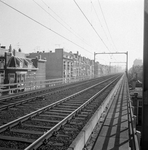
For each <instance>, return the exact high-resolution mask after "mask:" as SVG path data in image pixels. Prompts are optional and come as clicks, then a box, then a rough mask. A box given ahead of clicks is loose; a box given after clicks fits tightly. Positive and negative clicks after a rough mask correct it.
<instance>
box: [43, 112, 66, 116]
mask: <svg viewBox="0 0 148 150" xmlns="http://www.w3.org/2000/svg"><path fill="white" fill-rule="evenodd" d="M44 113H45V114H48V115H51V116H52V115H60V116H67V115H68V114H67V113H63V112H62V113H61V112H59V113H58V112H50V111H46V112H44Z"/></svg>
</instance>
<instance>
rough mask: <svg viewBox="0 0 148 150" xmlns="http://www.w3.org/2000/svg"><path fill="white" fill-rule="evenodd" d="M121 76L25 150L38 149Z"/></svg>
mask: <svg viewBox="0 0 148 150" xmlns="http://www.w3.org/2000/svg"><path fill="white" fill-rule="evenodd" d="M118 78H119V77H117V78H116V79H114V80H113V81H112V82H111V83H109V84H108V85H106V86H105V87H104V88H103V89H101V90H100V91H99V92H97V93H96V94H95V95H93V96H92V97H91V98H90V99H88V100H87V101H86V102H85V103H84V104H82V105H81V106H79V107H78V108H77V109H76V110H74V111H73V112H72V113H71V114H69V115H68V116H67V117H66V118H64V119H63V120H61V121H60V122H59V123H58V124H56V125H55V126H54V127H52V128H51V129H50V130H49V131H47V132H46V133H45V134H43V135H42V136H41V137H40V138H38V139H37V140H36V141H34V142H33V143H32V144H31V145H29V146H28V147H27V148H25V150H35V149H37V148H38V147H39V146H40V145H41V144H43V143H46V141H47V139H48V138H49V137H51V135H52V134H53V133H54V132H55V131H57V130H58V129H60V127H61V126H62V125H64V124H65V123H66V122H67V121H68V120H70V119H71V118H72V117H73V116H75V115H76V114H77V113H78V112H79V111H81V110H82V109H83V108H84V107H86V106H87V105H88V104H89V103H91V101H93V100H94V99H95V98H96V97H97V96H99V95H100V94H101V93H102V92H103V91H105V90H106V89H107V88H108V87H109V86H110V85H111V84H113V83H114V82H115V81H116V80H117V79H118Z"/></svg>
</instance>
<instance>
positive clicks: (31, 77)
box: [0, 46, 45, 94]
mask: <svg viewBox="0 0 148 150" xmlns="http://www.w3.org/2000/svg"><path fill="white" fill-rule="evenodd" d="M36 61H37V62H36V66H35V65H34V64H35V61H34V63H33V61H32V60H31V59H29V58H26V55H25V54H24V53H22V52H21V49H19V51H16V50H12V49H11V46H10V47H9V49H5V48H0V84H13V83H14V84H15V83H17V84H15V85H11V86H3V87H2V89H8V88H10V89H11V88H17V89H16V90H15V92H18V91H24V90H28V89H29V90H30V88H28V89H27V87H26V86H31V87H32V89H33V88H35V86H36V85H35V82H36V81H37V80H39V79H40V80H43V79H44V80H45V70H44V69H45V67H43V65H42V67H40V69H42V70H41V71H40V70H39V69H38V67H39V64H40V62H42V61H41V60H36ZM43 62H44V61H43ZM44 66H45V62H44ZM39 72H42V74H43V75H44V76H42V78H38V76H37V75H38V74H39ZM26 82H27V83H26ZM24 83H25V85H24ZM13 92H14V91H13ZM8 93H10V91H6V92H5V94H8Z"/></svg>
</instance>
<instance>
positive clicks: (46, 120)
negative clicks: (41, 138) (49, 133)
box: [32, 118, 60, 123]
mask: <svg viewBox="0 0 148 150" xmlns="http://www.w3.org/2000/svg"><path fill="white" fill-rule="evenodd" d="M32 120H33V121H40V122H49V123H58V122H60V120H49V119H38V118H33V119H32Z"/></svg>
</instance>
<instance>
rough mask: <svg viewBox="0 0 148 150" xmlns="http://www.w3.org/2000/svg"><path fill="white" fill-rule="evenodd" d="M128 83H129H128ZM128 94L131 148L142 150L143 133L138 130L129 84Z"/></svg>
mask: <svg viewBox="0 0 148 150" xmlns="http://www.w3.org/2000/svg"><path fill="white" fill-rule="evenodd" d="M126 82H127V81H126ZM126 85H127V89H128V90H127V92H128V97H127V98H128V120H129V134H130V135H129V137H130V147H131V149H132V150H140V140H141V133H140V132H139V131H137V130H136V116H135V115H134V113H133V112H134V106H132V100H131V98H130V94H129V86H128V82H127V84H126Z"/></svg>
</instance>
